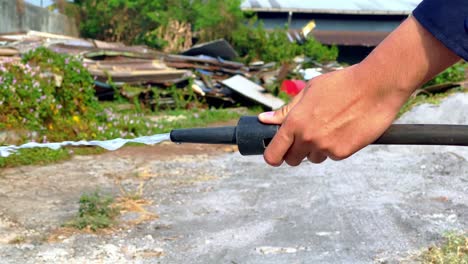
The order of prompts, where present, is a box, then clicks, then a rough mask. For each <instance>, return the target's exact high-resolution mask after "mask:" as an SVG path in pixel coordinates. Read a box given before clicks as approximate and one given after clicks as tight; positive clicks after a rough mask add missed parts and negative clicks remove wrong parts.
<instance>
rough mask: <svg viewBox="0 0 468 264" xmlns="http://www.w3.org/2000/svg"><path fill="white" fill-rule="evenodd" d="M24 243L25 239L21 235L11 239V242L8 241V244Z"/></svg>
mask: <svg viewBox="0 0 468 264" xmlns="http://www.w3.org/2000/svg"><path fill="white" fill-rule="evenodd" d="M24 242H26V237H25V236H22V235H18V236H16V237H15V238H13V239H12V240H10V241H9V242H8V243H9V244H21V243H24Z"/></svg>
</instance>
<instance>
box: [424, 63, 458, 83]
mask: <svg viewBox="0 0 468 264" xmlns="http://www.w3.org/2000/svg"><path fill="white" fill-rule="evenodd" d="M465 68H466V62H459V63H457V64H455V65H453V66H451V67H449V68H448V69H446V70H445V71H443V72H442V73H440V74H439V75H437V76H436V77H435V78H434V79H432V80H430V81H429V82H428V83H426V84H425V85H424V86H425V87H427V86H431V85H435V84H442V83H448V82H460V81H463V80H464V79H465Z"/></svg>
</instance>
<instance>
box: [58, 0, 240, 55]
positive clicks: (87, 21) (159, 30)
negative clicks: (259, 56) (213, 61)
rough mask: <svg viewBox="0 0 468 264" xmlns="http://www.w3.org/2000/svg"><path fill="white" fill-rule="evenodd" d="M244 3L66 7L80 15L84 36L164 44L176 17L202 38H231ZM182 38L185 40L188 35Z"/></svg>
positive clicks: (125, 0)
mask: <svg viewBox="0 0 468 264" xmlns="http://www.w3.org/2000/svg"><path fill="white" fill-rule="evenodd" d="M240 4H241V1H240V0H223V1H217V0H160V1H145V0H110V1H97V0H75V1H73V3H68V4H67V6H68V7H67V8H63V9H64V12H65V13H66V14H68V15H69V16H72V17H75V18H77V21H78V23H79V26H80V30H81V34H82V35H83V36H84V37H89V38H96V39H102V40H108V41H118V42H124V43H127V44H147V45H149V46H151V47H154V48H163V47H164V46H166V45H168V44H169V43H167V41H166V40H164V38H162V37H161V36H162V35H164V34H163V33H165V32H164V31H165V29H166V27H167V26H168V25H169V24H171V22H172V21H177V22H178V23H181V24H188V25H190V28H191V29H192V30H194V31H196V32H197V36H196V37H197V38H199V39H200V40H202V41H204V40H212V39H216V38H227V37H228V36H229V35H228V34H229V32H230V31H231V30H232V29H235V28H236V27H237V26H238V25H239V24H240V23H241V21H242V20H241V19H242V17H243V13H242V11H241V9H240ZM185 33H188V34H190V32H185ZM179 40H180V41H184V36H182V35H181V38H180V39H179Z"/></svg>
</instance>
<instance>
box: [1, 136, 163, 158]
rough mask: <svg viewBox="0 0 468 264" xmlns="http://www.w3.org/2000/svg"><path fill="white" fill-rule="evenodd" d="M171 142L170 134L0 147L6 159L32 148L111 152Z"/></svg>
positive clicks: (31, 143) (2, 155)
mask: <svg viewBox="0 0 468 264" xmlns="http://www.w3.org/2000/svg"><path fill="white" fill-rule="evenodd" d="M167 140H170V134H157V135H152V136H144V137H138V138H132V139H123V138H116V139H111V140H102V141H101V140H92V141H86V140H81V141H64V142H57V143H36V142H30V143H26V144H24V145H21V146H14V145H11V146H0V157H3V158H6V157H8V156H10V155H11V154H13V153H16V152H17V151H18V150H20V149H30V148H49V149H53V150H57V149H59V148H61V147H66V146H76V147H77V146H97V147H101V148H104V149H107V150H110V151H114V150H117V149H119V148H121V147H123V146H124V145H125V144H127V143H140V144H145V145H155V144H158V143H160V142H162V141H167Z"/></svg>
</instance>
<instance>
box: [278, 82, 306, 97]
mask: <svg viewBox="0 0 468 264" xmlns="http://www.w3.org/2000/svg"><path fill="white" fill-rule="evenodd" d="M306 85H307V83H306V82H305V81H302V80H285V81H283V83H282V84H281V91H283V92H285V93H287V94H288V95H291V96H296V95H297V94H298V93H299V92H300V91H302V89H304V88H305V87H306Z"/></svg>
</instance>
